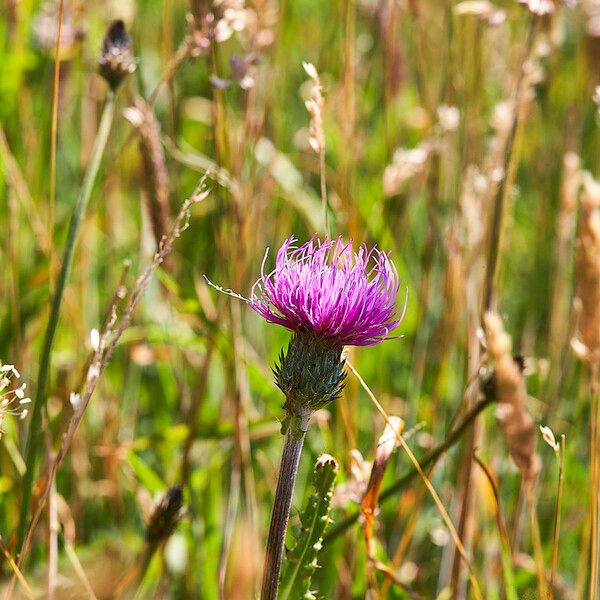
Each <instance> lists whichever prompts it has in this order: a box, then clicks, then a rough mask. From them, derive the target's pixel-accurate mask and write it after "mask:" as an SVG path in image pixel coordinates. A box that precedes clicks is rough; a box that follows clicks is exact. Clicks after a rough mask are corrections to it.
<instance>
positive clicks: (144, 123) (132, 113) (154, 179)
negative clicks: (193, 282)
mask: <svg viewBox="0 0 600 600" xmlns="http://www.w3.org/2000/svg"><path fill="white" fill-rule="evenodd" d="M125 116H126V117H127V119H128V120H129V121H130V122H131V123H132V124H133V125H134V126H135V127H136V129H137V131H138V134H139V136H140V144H139V145H140V154H141V156H142V166H143V177H142V185H143V187H144V191H145V194H144V197H145V200H146V204H147V207H148V213H149V215H150V220H151V222H152V231H153V233H154V239H155V241H156V246H157V247H158V245H159V244H160V241H161V240H162V239H163V237H164V236H165V235H167V233H168V231H169V229H170V216H169V175H168V172H167V166H166V164H165V156H164V153H163V148H162V144H161V140H160V126H159V124H158V121H157V120H156V117H155V116H154V111H153V110H152V108H151V107H150V106H149V105H148V104H147V103H146V102H145V101H144V100H143V99H142V98H136V99H135V102H134V105H133V106H132V107H130V108H128V109H126V111H125ZM165 266H167V267H168V266H169V263H168V262H167V263H166V265H165Z"/></svg>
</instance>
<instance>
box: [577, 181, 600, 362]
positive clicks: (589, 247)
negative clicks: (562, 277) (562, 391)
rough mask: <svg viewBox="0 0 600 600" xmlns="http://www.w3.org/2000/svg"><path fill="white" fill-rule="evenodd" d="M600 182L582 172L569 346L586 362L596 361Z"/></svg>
mask: <svg viewBox="0 0 600 600" xmlns="http://www.w3.org/2000/svg"><path fill="white" fill-rule="evenodd" d="M599 209H600V183H599V182H597V181H596V180H594V179H593V178H592V177H591V175H589V174H586V175H585V177H584V180H583V193H582V195H581V212H580V216H579V230H578V233H577V240H576V246H575V296H576V301H575V302H576V312H577V334H576V338H575V339H574V340H573V347H574V349H575V351H576V353H577V355H578V356H579V357H580V358H581V359H582V360H585V361H586V362H588V363H590V364H596V365H597V364H598V362H599V361H600V210H599Z"/></svg>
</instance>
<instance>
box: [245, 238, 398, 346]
mask: <svg viewBox="0 0 600 600" xmlns="http://www.w3.org/2000/svg"><path fill="white" fill-rule="evenodd" d="M295 241H296V240H295V238H294V237H291V238H289V239H288V240H286V241H285V242H284V243H283V245H282V246H281V248H280V249H279V251H278V252H277V260H276V266H275V269H274V270H273V271H272V272H271V273H268V274H265V272H264V261H263V270H262V276H261V278H260V279H259V280H258V281H257V282H256V283H255V284H254V286H253V288H252V294H251V296H250V306H251V308H252V309H253V310H255V311H256V312H257V313H258V314H259V315H261V316H263V317H264V318H265V319H267V321H270V322H273V323H278V324H279V325H282V326H283V327H286V328H287V329H290V330H291V331H293V332H297V333H308V334H311V335H313V336H314V337H315V338H316V339H318V340H322V341H324V342H327V343H331V344H332V345H334V346H374V345H375V344H379V343H380V342H382V341H383V340H385V339H388V336H389V333H390V331H392V330H393V329H394V328H395V327H396V326H397V325H398V324H399V323H400V321H401V320H402V317H403V316H404V310H403V311H402V314H400V315H399V316H397V315H396V312H395V307H396V296H397V294H398V290H399V287H400V279H399V277H398V272H397V271H396V267H395V266H394V263H393V262H392V261H391V260H390V258H389V256H388V254H386V253H384V252H381V251H380V250H378V249H376V248H371V249H369V248H368V247H367V246H366V245H363V246H361V247H360V248H359V249H358V250H357V251H355V250H354V248H353V246H352V242H348V243H345V242H344V241H343V240H342V238H341V237H340V238H338V239H337V240H326V241H321V240H319V239H318V238H317V237H316V236H313V238H312V239H311V240H310V241H308V242H306V243H305V244H303V245H302V246H300V247H297V246H295V245H294V242H295ZM265 259H266V256H265ZM404 308H406V302H405V303H404Z"/></svg>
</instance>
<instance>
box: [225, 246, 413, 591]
mask: <svg viewBox="0 0 600 600" xmlns="http://www.w3.org/2000/svg"><path fill="white" fill-rule="evenodd" d="M295 242H296V240H295V239H294V238H293V237H291V238H289V239H287V240H286V241H285V242H284V243H283V245H282V246H281V248H280V249H279V251H278V252H277V257H276V263H275V269H274V270H273V271H271V272H270V273H265V270H264V261H263V268H262V276H261V277H260V279H258V281H257V282H256V283H255V284H254V286H253V288H252V293H251V295H250V300H249V301H248V303H249V305H250V307H251V308H252V309H253V310H255V311H256V312H257V313H258V314H259V315H261V316H262V317H264V318H265V319H266V320H267V321H270V322H272V323H277V324H278V325H281V326H283V327H285V328H287V329H289V330H290V331H292V332H293V336H292V339H291V341H290V344H289V346H288V349H287V352H282V353H281V355H280V361H279V365H276V366H275V369H274V373H275V383H276V384H277V386H278V387H279V388H280V389H281V390H282V391H283V393H284V394H285V409H286V413H287V414H286V418H285V419H284V421H283V427H282V433H284V434H285V442H284V448H283V455H282V458H281V466H280V470H279V478H278V481H277V489H276V490H275V501H274V503H273V512H272V513H271V524H270V526H269V536H268V539H267V550H266V554H265V568H264V571H263V583H262V588H261V600H275V599H276V598H277V589H278V586H279V573H280V569H281V560H282V555H283V547H284V540H285V530H286V527H287V521H288V516H289V512H290V506H291V501H292V495H293V490H294V484H295V481H296V476H297V473H298V463H299V460H300V452H301V450H302V444H303V442H304V437H305V435H306V431H307V429H308V422H309V420H310V417H311V415H312V414H313V412H314V411H316V410H318V409H319V408H321V407H323V406H325V405H326V404H327V403H328V402H331V401H332V400H334V399H335V398H336V397H337V396H339V394H340V393H341V391H342V388H343V385H344V379H345V376H346V373H345V371H344V361H343V359H342V352H343V349H344V346H374V345H375V344H379V343H380V342H383V341H384V340H386V339H389V334H390V332H391V331H392V330H393V329H395V328H396V326H397V325H398V324H399V323H400V321H401V320H402V317H403V313H402V314H401V315H400V316H397V315H396V312H395V310H396V309H395V306H396V296H397V294H398V290H399V288H400V280H399V277H398V272H397V271H396V268H395V266H394V264H393V263H392V261H391V260H390V258H389V256H388V255H387V254H386V253H384V252H381V251H380V250H377V249H376V248H371V249H369V248H368V247H367V246H366V245H364V246H361V247H360V248H359V249H358V250H357V251H355V250H354V247H353V245H352V242H348V243H345V242H344V241H343V240H342V238H338V239H337V240H326V241H321V240H319V239H318V238H317V237H316V236H315V237H313V238H312V239H311V240H309V241H308V242H306V243H305V244H303V245H302V246H300V247H298V246H295V245H294V243H295ZM265 259H266V255H265ZM234 295H235V294H234ZM237 297H239V296H237ZM405 307H406V302H405Z"/></svg>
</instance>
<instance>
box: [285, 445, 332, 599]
mask: <svg viewBox="0 0 600 600" xmlns="http://www.w3.org/2000/svg"><path fill="white" fill-rule="evenodd" d="M337 473H338V464H337V462H336V460H335V459H334V458H333V457H332V456H330V455H329V454H322V455H321V456H320V457H319V458H318V459H317V462H316V464H315V468H314V471H313V479H312V483H313V486H314V488H315V491H314V492H313V494H312V495H311V496H310V498H309V500H308V505H307V507H306V509H305V510H304V512H303V513H302V514H301V515H300V524H301V528H300V531H299V533H298V535H297V536H296V544H295V545H294V547H293V548H292V549H291V550H290V551H289V552H288V554H287V556H286V560H285V564H284V568H283V575H282V577H281V586H280V594H279V598H280V600H300V599H302V600H306V599H309V598H315V596H313V594H312V593H311V592H310V582H311V579H312V576H313V574H314V572H315V569H316V568H317V566H318V564H317V558H318V554H319V550H321V544H322V541H323V533H324V532H325V528H326V527H327V525H328V524H329V522H330V519H329V508H330V507H329V505H330V502H331V497H332V495H333V486H334V484H335V479H336V477H337Z"/></svg>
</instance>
